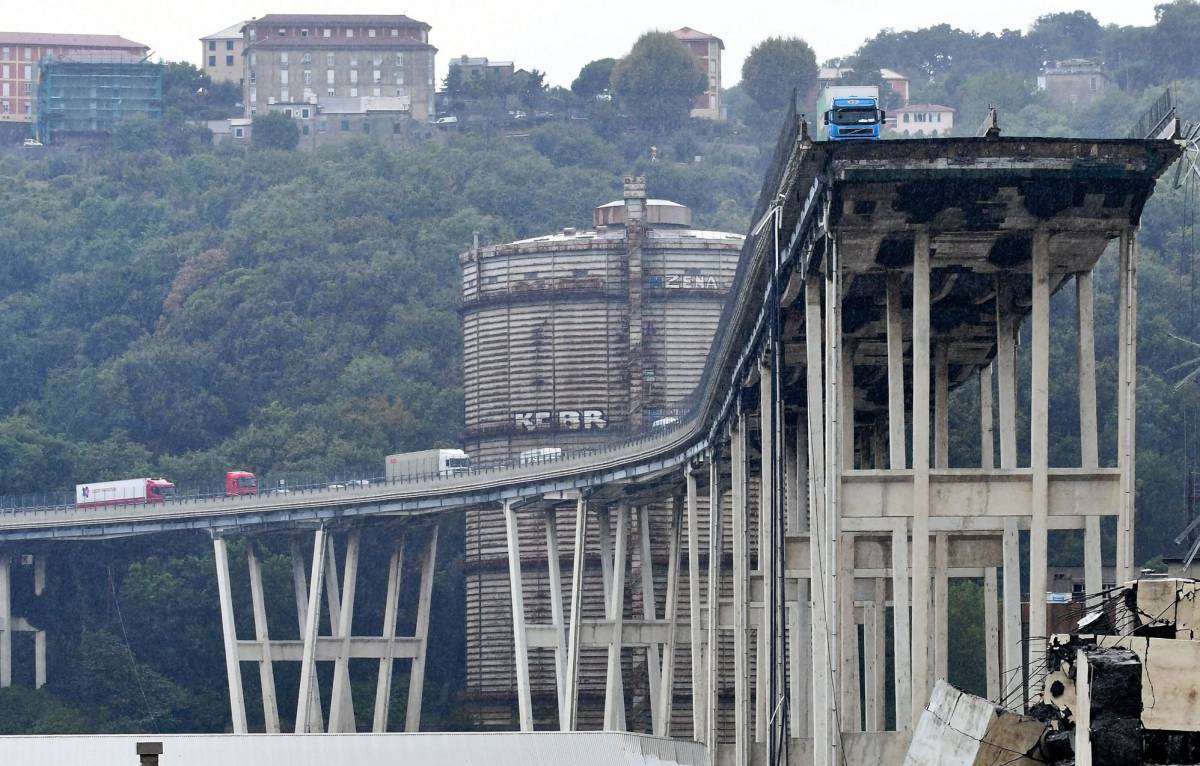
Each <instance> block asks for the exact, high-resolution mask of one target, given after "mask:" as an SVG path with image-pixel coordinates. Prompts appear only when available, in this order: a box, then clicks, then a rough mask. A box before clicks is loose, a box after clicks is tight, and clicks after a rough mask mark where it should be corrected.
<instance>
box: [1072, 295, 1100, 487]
mask: <svg viewBox="0 0 1200 766" xmlns="http://www.w3.org/2000/svg"><path fill="white" fill-rule="evenodd" d="M1094 292H1095V291H1094V288H1093V287H1092V272H1091V271H1081V272H1079V273H1078V274H1076V275H1075V319H1076V328H1077V329H1078V334H1079V360H1078V368H1079V456H1080V465H1081V467H1083V468H1096V467H1098V466H1099V465H1100V442H1099V438H1098V436H1097V433H1096V322H1095V310H1094V308H1093V304H1094Z"/></svg>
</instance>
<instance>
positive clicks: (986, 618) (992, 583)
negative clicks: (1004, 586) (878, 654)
mask: <svg viewBox="0 0 1200 766" xmlns="http://www.w3.org/2000/svg"><path fill="white" fill-rule="evenodd" d="M999 605H1000V602H999V599H998V593H997V587H996V567H987V568H985V569H984V570H983V640H984V649H983V657H984V662H985V663H986V664H987V668H986V674H987V698H988V699H989V700H991V701H992V702H993V703H995V704H1000V624H999V619H1000V615H999V611H1000V609H999Z"/></svg>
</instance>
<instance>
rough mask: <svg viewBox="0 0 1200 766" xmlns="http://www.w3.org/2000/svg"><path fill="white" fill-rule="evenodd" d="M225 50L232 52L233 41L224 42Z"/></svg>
mask: <svg viewBox="0 0 1200 766" xmlns="http://www.w3.org/2000/svg"><path fill="white" fill-rule="evenodd" d="M225 50H227V51H231V50H233V40H226V41H225Z"/></svg>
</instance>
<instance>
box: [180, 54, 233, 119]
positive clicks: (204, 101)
mask: <svg viewBox="0 0 1200 766" xmlns="http://www.w3.org/2000/svg"><path fill="white" fill-rule="evenodd" d="M162 88H163V111H165V112H170V111H172V110H174V111H178V112H180V113H182V115H183V116H184V117H186V118H187V119H190V120H220V119H224V118H226V117H235V116H239V115H240V114H241V100H242V90H241V88H239V87H238V86H237V84H235V83H232V82H213V81H212V78H211V77H209V76H208V74H207V73H205V72H202V71H200V70H199V69H197V68H196V67H195V66H193V65H192V64H189V63H188V62H186V61H171V62H168V63H167V65H166V66H165V67H164V68H163V83H162Z"/></svg>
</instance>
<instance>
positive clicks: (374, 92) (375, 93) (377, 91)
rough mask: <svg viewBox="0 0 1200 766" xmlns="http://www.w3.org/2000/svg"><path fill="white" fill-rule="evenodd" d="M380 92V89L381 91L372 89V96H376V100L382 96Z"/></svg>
mask: <svg viewBox="0 0 1200 766" xmlns="http://www.w3.org/2000/svg"><path fill="white" fill-rule="evenodd" d="M379 91H380V89H379V88H371V95H372V96H375V97H376V98H378V97H379V95H380V93H379Z"/></svg>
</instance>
